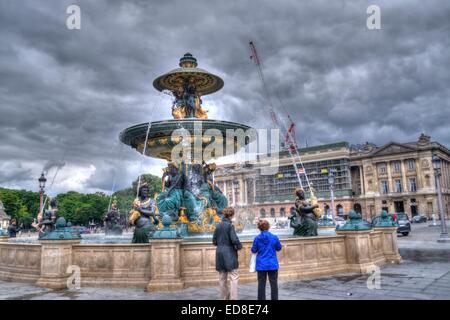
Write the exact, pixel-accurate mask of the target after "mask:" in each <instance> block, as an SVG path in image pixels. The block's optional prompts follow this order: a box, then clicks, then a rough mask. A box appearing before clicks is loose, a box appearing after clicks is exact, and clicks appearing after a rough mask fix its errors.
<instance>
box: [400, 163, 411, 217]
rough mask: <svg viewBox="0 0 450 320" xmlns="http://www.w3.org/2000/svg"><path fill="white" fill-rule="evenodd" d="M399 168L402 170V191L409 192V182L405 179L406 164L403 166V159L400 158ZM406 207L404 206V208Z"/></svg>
mask: <svg viewBox="0 0 450 320" xmlns="http://www.w3.org/2000/svg"><path fill="white" fill-rule="evenodd" d="M400 164H401V165H400V170H401V171H402V184H403V188H402V191H403V192H409V183H408V179H406V166H405V160H401V161H400ZM405 209H406V208H405Z"/></svg>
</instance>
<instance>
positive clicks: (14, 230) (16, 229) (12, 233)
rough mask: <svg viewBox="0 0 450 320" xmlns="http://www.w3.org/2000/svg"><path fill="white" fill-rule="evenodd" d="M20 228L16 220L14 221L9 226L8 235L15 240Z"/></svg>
mask: <svg viewBox="0 0 450 320" xmlns="http://www.w3.org/2000/svg"><path fill="white" fill-rule="evenodd" d="M19 231H20V228H19V227H18V226H17V221H16V219H12V220H11V222H10V223H9V226H8V233H9V237H10V238H15V237H16V235H17V232H19Z"/></svg>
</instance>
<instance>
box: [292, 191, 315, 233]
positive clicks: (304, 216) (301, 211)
mask: <svg viewBox="0 0 450 320" xmlns="http://www.w3.org/2000/svg"><path fill="white" fill-rule="evenodd" d="M295 195H296V196H297V199H296V200H295V211H294V212H293V215H291V216H290V217H289V219H290V220H291V221H290V227H291V228H293V229H294V236H302V237H310V236H317V214H318V210H317V209H318V207H319V206H318V205H317V204H311V203H309V202H308V201H307V200H306V197H305V191H304V190H303V188H297V189H295Z"/></svg>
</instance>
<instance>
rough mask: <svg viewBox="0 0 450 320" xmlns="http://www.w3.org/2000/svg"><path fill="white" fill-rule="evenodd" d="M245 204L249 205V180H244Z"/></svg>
mask: <svg viewBox="0 0 450 320" xmlns="http://www.w3.org/2000/svg"><path fill="white" fill-rule="evenodd" d="M244 204H245V205H248V186H247V179H245V180H244Z"/></svg>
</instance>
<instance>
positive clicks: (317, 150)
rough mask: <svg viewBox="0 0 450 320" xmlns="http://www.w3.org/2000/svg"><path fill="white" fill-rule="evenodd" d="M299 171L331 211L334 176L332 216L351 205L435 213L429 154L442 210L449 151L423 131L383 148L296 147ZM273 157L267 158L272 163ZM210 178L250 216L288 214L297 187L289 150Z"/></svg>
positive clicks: (449, 196)
mask: <svg viewBox="0 0 450 320" xmlns="http://www.w3.org/2000/svg"><path fill="white" fill-rule="evenodd" d="M298 152H299V154H300V155H301V158H302V162H303V165H304V169H305V170H306V173H307V177H308V180H309V181H307V180H306V176H305V175H304V174H300V177H301V180H302V185H303V186H305V189H306V190H308V188H307V186H308V182H309V184H310V185H311V186H312V187H313V188H314V189H315V194H316V196H317V197H318V200H319V205H320V206H321V208H322V209H323V210H324V211H328V212H329V211H330V206H331V201H330V191H329V184H328V173H329V172H330V171H331V170H333V171H334V175H335V188H334V195H335V201H334V202H335V208H334V210H331V211H332V212H333V213H334V215H340V216H345V215H346V214H347V213H348V211H349V210H350V209H354V210H356V211H358V212H361V213H362V215H363V217H364V218H366V219H371V218H372V217H373V216H375V215H377V214H379V213H380V211H381V210H382V209H386V210H388V211H389V212H406V213H407V214H408V215H410V216H414V215H416V214H419V213H420V214H425V215H427V216H429V217H432V215H433V214H436V218H438V215H437V213H438V211H437V191H436V187H435V178H434V172H433V168H432V164H431V157H432V155H433V154H434V153H436V154H437V155H438V156H439V157H440V158H441V159H442V165H441V167H442V178H441V179H442V193H443V204H444V209H445V212H446V213H447V216H448V211H449V210H448V209H449V206H450V172H449V161H450V150H448V149H447V148H446V147H445V146H443V145H442V144H440V143H438V142H434V141H431V140H430V137H428V136H426V135H424V134H422V135H421V136H420V137H419V139H418V141H417V142H410V143H396V142H391V143H388V144H386V145H384V146H380V147H378V146H375V145H374V144H369V143H366V144H365V145H362V146H351V145H350V144H349V143H348V142H338V143H332V144H325V145H318V146H313V147H307V148H300V149H298ZM271 161H272V162H271ZM215 179H216V182H217V184H218V185H219V187H220V188H221V189H222V190H223V192H224V194H226V195H227V197H228V201H229V203H230V205H232V206H235V207H237V208H239V209H240V210H239V211H240V212H241V213H242V214H246V215H249V216H250V217H267V218H270V217H272V218H277V217H287V216H288V215H289V214H290V211H291V210H292V208H293V207H294V195H293V190H294V188H295V187H297V186H298V177H297V173H296V171H295V169H294V166H293V164H292V159H291V156H290V155H289V152H288V151H282V152H280V154H279V161H278V163H276V162H275V163H274V162H273V159H272V160H270V159H267V158H265V159H258V161H257V162H255V163H253V164H239V163H235V164H225V165H220V166H218V169H217V170H216V174H215Z"/></svg>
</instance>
